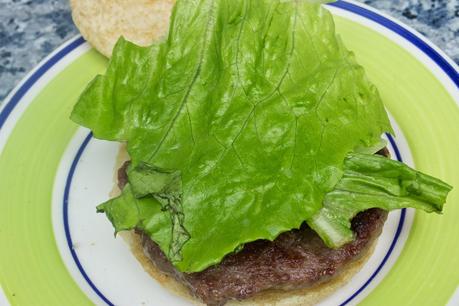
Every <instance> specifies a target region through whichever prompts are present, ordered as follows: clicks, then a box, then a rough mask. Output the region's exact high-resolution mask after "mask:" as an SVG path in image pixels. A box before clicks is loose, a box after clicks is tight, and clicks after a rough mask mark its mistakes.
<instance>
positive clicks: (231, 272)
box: [138, 209, 387, 305]
mask: <svg viewBox="0 0 459 306" xmlns="http://www.w3.org/2000/svg"><path fill="white" fill-rule="evenodd" d="M386 217H387V213H386V212H385V211H383V210H380V209H370V210H367V211H365V212H362V213H360V214H358V215H357V216H356V217H355V218H354V219H353V220H352V228H353V230H354V232H355V233H356V239H355V240H354V241H353V242H351V243H349V244H347V245H345V246H343V247H341V248H339V249H330V248H328V247H327V246H326V245H325V244H324V243H323V241H322V239H320V237H319V236H318V235H317V234H316V233H315V232H314V231H313V230H311V229H310V228H309V227H307V226H306V225H304V226H302V227H301V229H299V230H292V231H289V232H286V233H283V234H281V235H280V236H278V237H277V238H276V239H275V240H274V241H267V240H257V241H254V242H251V243H248V244H246V245H245V247H244V248H243V249H242V250H241V251H240V252H238V253H235V254H230V255H227V256H226V257H225V258H224V259H223V261H222V262H221V263H220V264H218V265H215V266H212V267H209V268H207V269H205V270H204V271H201V272H197V273H191V274H185V273H181V272H180V271H178V270H176V269H175V268H174V266H173V265H172V264H171V263H170V262H169V260H168V259H167V258H166V256H165V255H164V253H163V252H162V251H161V250H160V248H159V247H158V245H157V244H156V243H155V242H154V241H153V240H151V239H150V238H149V237H148V235H146V234H144V233H143V232H138V234H140V235H141V237H142V245H143V248H144V251H145V254H146V255H147V256H148V257H149V258H150V260H151V261H152V262H153V263H154V264H155V265H156V266H157V267H158V268H159V269H160V270H161V271H163V272H165V273H167V274H169V275H171V276H173V277H174V278H176V279H177V280H178V281H180V282H181V283H183V284H184V285H185V286H186V287H187V288H188V289H189V290H190V291H191V293H192V294H193V295H194V296H196V297H197V298H199V299H201V300H202V301H203V302H204V303H206V304H208V305H223V304H224V303H225V302H226V301H228V300H231V299H237V300H241V299H245V298H248V297H251V296H253V295H255V294H256V293H258V292H262V291H264V290H268V289H283V290H288V289H298V288H306V287H310V286H313V285H317V284H319V283H322V282H325V281H327V280H329V279H330V278H332V277H333V276H335V275H338V274H339V272H341V271H342V270H343V269H344V268H345V266H346V265H347V264H349V263H351V262H353V261H355V260H358V259H359V258H360V257H362V256H363V255H365V253H366V251H367V250H368V248H369V247H370V246H371V242H372V241H374V240H375V239H376V238H377V237H378V236H379V234H380V233H381V230H382V227H383V225H384V221H385V220H386Z"/></svg>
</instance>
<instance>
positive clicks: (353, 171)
mask: <svg viewBox="0 0 459 306" xmlns="http://www.w3.org/2000/svg"><path fill="white" fill-rule="evenodd" d="M451 189H452V187H451V186H449V185H448V184H446V183H444V182H442V181H441V180H439V179H436V178H434V177H431V176H429V175H426V174H423V173H421V172H419V171H416V170H413V169H411V168H410V167H408V166H407V165H405V164H403V163H401V162H398V161H394V160H390V159H388V158H384V157H382V156H378V155H369V154H358V153H354V154H350V155H348V157H347V158H346V160H345V162H344V175H343V177H342V178H341V180H340V181H339V182H338V184H337V185H336V187H335V189H334V190H333V191H332V192H329V193H327V194H326V195H325V198H324V202H323V203H324V207H322V209H321V210H320V211H319V212H318V213H316V214H315V215H314V216H313V217H312V218H311V219H309V220H308V221H307V223H308V225H309V226H310V227H311V228H312V229H313V230H314V231H316V232H317V233H318V234H319V236H320V237H321V238H322V240H323V241H324V242H325V243H326V244H327V245H328V246H329V247H331V248H337V247H340V246H342V245H344V244H345V243H348V242H350V241H352V240H353V239H354V234H353V232H352V230H351V220H352V218H354V216H355V215H357V213H359V212H361V211H364V210H367V209H370V208H376V207H377V208H381V209H384V210H387V211H390V210H394V209H400V208H408V207H412V208H417V209H422V210H424V211H426V212H436V213H440V212H441V211H442V209H443V204H444V203H445V202H446V196H447V195H448V192H450V191H451Z"/></svg>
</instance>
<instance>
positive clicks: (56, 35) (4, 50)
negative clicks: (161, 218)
mask: <svg viewBox="0 0 459 306" xmlns="http://www.w3.org/2000/svg"><path fill="white" fill-rule="evenodd" d="M359 1H361V2H364V3H366V4H368V5H370V6H373V7H375V8H377V9H380V10H381V11H383V12H385V13H388V14H389V15H391V16H393V17H395V18H397V19H399V20H401V21H403V22H404V23H406V24H408V25H410V26H412V27H413V28H415V29H416V30H418V31H419V32H421V33H423V34H424V35H425V36H427V37H428V38H429V39H431V40H432V41H433V42H434V43H435V44H437V45H438V46H439V47H440V48H441V49H443V50H444V51H445V52H446V53H447V54H448V55H449V56H450V57H452V58H453V59H454V60H455V61H456V62H457V63H459V0H359ZM76 34H78V30H77V29H76V28H75V26H74V25H73V22H72V18H71V15H70V8H69V4H68V0H33V1H32V0H0V103H1V101H2V100H3V99H4V97H5V96H6V95H7V94H8V93H9V92H10V91H11V90H12V89H13V87H14V86H15V85H16V84H17V83H18V82H19V81H20V80H21V79H22V78H23V77H24V75H25V74H26V73H27V72H28V71H29V70H31V69H32V68H33V67H34V66H35V65H37V64H38V62H39V61H40V60H41V59H42V58H44V57H45V56H46V55H48V54H49V53H50V52H51V51H53V50H54V49H56V48H57V47H58V46H59V45H61V44H62V43H63V42H65V41H66V40H68V39H69V38H71V37H73V36H74V35H76Z"/></svg>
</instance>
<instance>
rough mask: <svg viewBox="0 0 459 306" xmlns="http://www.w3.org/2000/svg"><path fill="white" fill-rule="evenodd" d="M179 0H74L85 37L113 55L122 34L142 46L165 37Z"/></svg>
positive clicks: (107, 54)
mask: <svg viewBox="0 0 459 306" xmlns="http://www.w3.org/2000/svg"><path fill="white" fill-rule="evenodd" d="M174 3H175V0H135V1H129V0H70V5H71V7H72V17H73V21H74V22H75V24H76V26H77V27H78V29H79V30H80V32H81V34H82V35H83V37H84V38H85V39H86V40H87V41H88V42H89V43H90V44H91V45H92V46H93V47H94V48H96V49H97V50H98V51H99V52H100V53H102V54H103V55H105V56H107V57H110V56H111V54H112V49H113V46H114V45H115V43H116V41H117V40H118V38H119V37H120V36H124V38H126V39H127V40H129V41H131V42H133V43H135V44H138V45H140V46H148V45H150V44H151V43H152V42H153V41H155V40H158V39H160V38H161V37H164V36H165V35H166V34H167V30H168V28H169V17H170V14H171V11H172V7H173V5H174Z"/></svg>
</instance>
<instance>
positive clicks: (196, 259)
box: [71, 0, 392, 272]
mask: <svg viewBox="0 0 459 306" xmlns="http://www.w3.org/2000/svg"><path fill="white" fill-rule="evenodd" d="M312 2H314V1H312ZM71 118H72V120H74V121H75V122H77V123H79V124H81V125H83V126H85V127H88V128H90V129H91V130H92V131H93V133H94V136H95V137H97V138H101V139H107V140H116V141H126V142H127V149H128V152H129V155H130V156H131V158H132V166H131V168H130V169H129V171H128V179H129V185H128V186H127V187H126V188H125V189H124V190H123V193H122V195H121V196H120V197H119V198H116V199H113V200H111V201H109V202H107V203H104V204H102V205H101V206H99V208H98V210H99V211H103V212H105V213H106V214H107V216H108V218H109V219H110V221H111V222H112V223H113V225H114V227H115V230H116V231H118V230H126V229H129V228H140V229H143V230H144V231H145V232H146V233H147V234H148V235H150V237H151V238H152V239H153V240H154V241H156V242H157V243H158V244H159V246H160V247H161V249H162V250H163V251H164V253H165V254H166V255H167V256H168V258H169V259H170V260H171V262H172V263H173V264H174V265H175V266H176V267H177V268H178V269H179V270H181V271H184V272H195V271H200V270H203V269H205V268H206V267H208V266H210V265H212V264H216V263H218V262H219V261H220V260H221V259H222V258H223V257H224V256H225V255H227V254H228V253H231V252H232V251H234V250H236V249H239V248H240V247H241V246H242V245H243V244H245V243H247V242H250V241H254V240H257V239H274V238H275V237H277V236H278V235H279V234H280V233H282V232H284V231H288V230H291V229H293V228H298V227H299V226H300V225H301V224H302V223H303V222H304V221H305V220H312V218H313V217H314V216H317V214H318V213H320V210H321V209H322V206H323V201H324V196H325V195H326V194H328V193H329V192H331V191H332V190H333V189H334V188H335V185H336V184H337V183H338V182H339V181H340V179H341V177H342V175H343V162H344V159H345V157H346V156H347V154H348V153H349V152H352V151H354V150H358V151H359V152H367V151H372V150H375V148H379V147H380V145H381V141H380V135H381V134H382V133H383V132H391V131H392V129H391V127H390V124H389V120H388V118H387V114H386V112H385V110H384V107H383V104H382V102H381V99H380V97H379V95H378V92H377V90H376V88H375V87H374V86H373V85H372V84H371V83H370V82H369V81H368V80H367V78H366V76H365V73H364V70H363V68H362V67H361V66H359V65H358V64H357V62H356V60H355V58H354V55H353V54H352V53H351V52H349V51H348V50H347V49H346V48H345V47H344V45H343V43H342V42H341V40H340V39H339V37H337V36H336V34H335V30H334V23H333V19H332V17H331V15H330V13H329V12H327V11H326V10H325V9H323V8H322V7H321V6H320V5H319V4H313V3H311V2H308V1H284V0H259V1H250V0H195V1H185V0H179V1H177V3H176V6H175V7H174V10H173V13H172V16H171V23H170V28H169V35H168V37H167V39H166V40H165V41H163V42H160V43H157V44H154V45H152V46H150V47H147V48H143V47H139V46H136V45H134V44H132V43H129V42H127V41H126V40H124V39H120V40H119V41H118V43H117V45H116V47H115V49H114V52H113V57H112V59H111V60H110V63H109V67H108V69H107V72H106V74H105V75H104V76H97V77H96V78H95V79H94V81H93V82H91V83H90V84H89V85H88V87H87V88H86V89H85V91H84V92H83V93H82V95H81V97H80V99H79V101H78V103H77V104H76V105H75V108H74V110H73V112H72V115H71ZM317 228H319V227H317Z"/></svg>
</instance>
